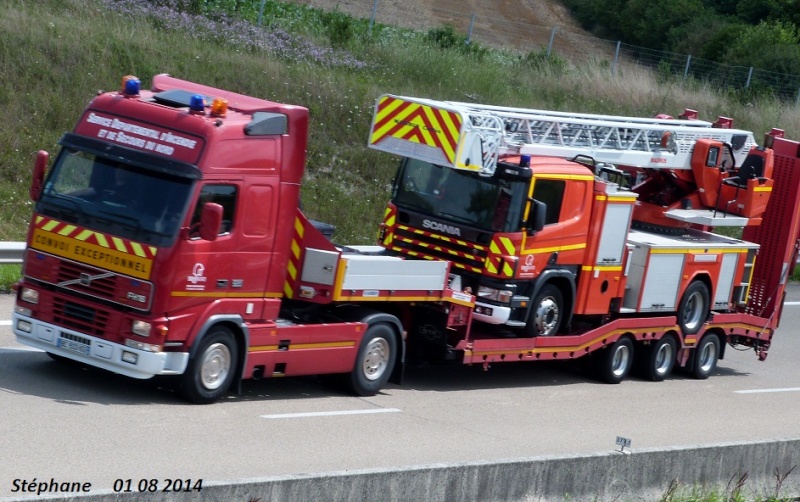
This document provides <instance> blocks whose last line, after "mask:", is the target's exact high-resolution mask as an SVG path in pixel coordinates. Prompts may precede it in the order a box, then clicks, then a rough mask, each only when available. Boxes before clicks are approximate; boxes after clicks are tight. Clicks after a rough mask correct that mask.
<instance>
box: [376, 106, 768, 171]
mask: <svg viewBox="0 0 800 502" xmlns="http://www.w3.org/2000/svg"><path fill="white" fill-rule="evenodd" d="M687 112H693V111H692V110H687ZM688 116H696V112H695V113H693V114H688ZM731 123H732V121H731V120H730V119H725V118H720V120H719V121H717V122H716V123H710V122H706V121H700V120H694V119H672V118H660V117H659V118H652V119H649V118H640V117H625V116H613V115H594V114H580V113H565V112H551V111H545V110H534V109H527V108H512V107H500V106H491V105H481V104H474V103H462V102H455V101H437V100H431V99H420V98H411V97H402V96H391V95H385V96H382V97H381V98H380V99H379V102H378V105H377V106H376V111H375V118H374V120H373V128H372V134H371V136H370V146H371V147H372V148H376V149H378V150H382V151H386V152H390V153H395V154H400V155H403V156H406V157H412V158H417V159H420V160H425V161H429V162H434V163H437V164H439V165H445V166H449V167H453V168H456V169H467V170H472V171H478V172H480V173H481V174H483V175H487V176H490V175H492V174H493V173H494V169H495V167H496V163H497V159H498V158H499V156H502V155H509V154H520V155H550V156H558V157H567V158H572V157H574V156H576V155H579V154H580V155H588V156H591V157H592V158H594V159H595V160H596V161H597V162H601V163H612V164H617V165H620V166H628V167H637V168H654V169H691V163H690V161H691V154H692V149H693V148H694V145H695V143H696V141H697V140H698V139H701V138H708V139H714V140H718V141H722V142H724V143H727V144H730V145H731V146H732V148H733V152H734V157H735V160H736V165H741V163H742V162H743V161H744V159H745V157H746V156H747V154H748V153H749V151H750V149H751V148H754V147H755V146H757V145H756V142H755V139H754V136H753V133H752V132H750V131H744V130H739V129H732V128H730V125H731ZM410 143H413V144H410ZM478 159H480V160H478Z"/></svg>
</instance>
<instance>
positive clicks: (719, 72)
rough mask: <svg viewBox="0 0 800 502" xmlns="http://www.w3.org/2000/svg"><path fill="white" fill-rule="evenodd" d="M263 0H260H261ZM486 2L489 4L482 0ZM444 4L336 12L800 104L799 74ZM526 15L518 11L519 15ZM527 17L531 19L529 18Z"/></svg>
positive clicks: (379, 4) (377, 3)
mask: <svg viewBox="0 0 800 502" xmlns="http://www.w3.org/2000/svg"><path fill="white" fill-rule="evenodd" d="M295 1H296V2H298V3H305V4H308V5H312V6H313V5H315V3H314V0H295ZM263 2H266V0H262V3H263ZM485 3H486V4H488V2H485ZM442 4H443V5H444V7H433V8H432V9H431V11H430V12H413V13H412V14H411V15H410V14H409V12H408V11H409V8H408V7H407V6H406V5H403V2H402V1H399V0H373V1H372V2H366V1H362V2H343V3H341V4H337V7H336V8H337V9H338V10H339V11H340V12H343V13H345V14H349V15H351V16H353V17H357V18H361V19H369V22H370V27H372V25H373V24H374V23H375V22H379V23H382V24H387V25H392V26H402V27H407V28H412V29H416V30H428V29H431V28H438V27H442V26H446V25H450V26H453V28H455V29H456V30H457V31H458V32H459V33H464V34H466V37H467V43H475V42H476V43H479V44H482V45H485V46H489V47H502V48H507V49H513V50H516V51H520V52H521V53H523V54H529V53H532V52H539V53H542V54H544V55H546V56H548V57H549V56H555V57H558V58H561V59H564V60H566V61H569V62H572V63H573V64H575V63H583V62H590V63H600V64H607V65H608V66H609V68H610V71H611V72H612V74H617V72H619V70H620V68H621V65H624V64H630V63H633V64H637V65H641V66H645V67H648V68H652V69H654V70H655V71H658V72H663V73H664V74H669V75H672V76H673V77H676V78H679V79H684V80H686V79H696V80H700V81H702V82H707V83H708V84H709V85H710V86H712V87H713V88H717V89H749V88H753V89H755V90H758V91H763V90H767V92H769V91H770V90H771V92H773V93H774V94H775V95H776V96H778V97H779V98H781V99H782V100H784V101H789V102H791V101H794V102H795V104H797V105H800V76H798V75H791V74H784V73H778V72H773V71H769V70H767V69H763V68H755V67H744V66H732V65H725V64H722V63H718V62H716V61H710V60H706V59H701V58H695V57H693V56H692V55H691V54H676V53H672V52H665V51H657V50H653V49H647V48H645V47H638V46H634V45H629V44H625V43H622V42H620V41H613V40H602V39H598V38H596V37H592V36H588V34H581V33H577V32H570V31H566V30H565V29H564V28H561V27H559V26H537V25H533V24H531V23H529V22H524V18H523V17H520V20H519V21H508V18H500V17H497V16H496V15H494V16H493V15H492V13H493V12H494V13H496V12H497V11H496V10H495V9H498V8H501V6H500V3H495V4H493V5H482V4H481V3H479V4H478V7H476V8H477V9H480V11H479V12H468V11H457V10H451V9H447V8H446V6H448V5H453V6H455V5H457V3H456V2H452V1H451V2H447V1H443V2H442ZM523 14H524V13H520V16H523ZM530 19H533V18H532V17H530Z"/></svg>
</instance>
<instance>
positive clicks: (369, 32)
mask: <svg viewBox="0 0 800 502" xmlns="http://www.w3.org/2000/svg"><path fill="white" fill-rule="evenodd" d="M377 11H378V0H375V1H374V2H372V14H371V15H370V16H369V28H367V35H369V36H372V25H373V24H375V13H376V12H377Z"/></svg>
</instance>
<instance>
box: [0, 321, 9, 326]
mask: <svg viewBox="0 0 800 502" xmlns="http://www.w3.org/2000/svg"><path fill="white" fill-rule="evenodd" d="M0 326H11V321H0Z"/></svg>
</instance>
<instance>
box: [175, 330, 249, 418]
mask: <svg viewBox="0 0 800 502" xmlns="http://www.w3.org/2000/svg"><path fill="white" fill-rule="evenodd" d="M238 361H239V353H238V351H237V346H236V339H235V338H234V336H233V333H232V332H231V330H230V329H228V328H226V327H224V326H217V327H215V328H213V331H212V332H210V333H209V334H208V335H206V336H205V337H204V338H203V339H202V340H201V341H200V346H199V347H198V350H197V354H196V355H195V357H194V358H192V360H191V361H190V362H189V367H188V368H186V373H185V374H184V375H183V381H182V384H181V394H183V396H184V397H185V398H186V399H188V400H189V401H192V402H193V403H197V404H208V403H213V402H214V401H216V400H217V399H219V398H220V397H222V396H223V395H225V393H226V392H227V391H228V388H229V387H230V385H231V383H232V382H233V379H234V377H235V374H234V373H235V371H236V367H237V365H238Z"/></svg>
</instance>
